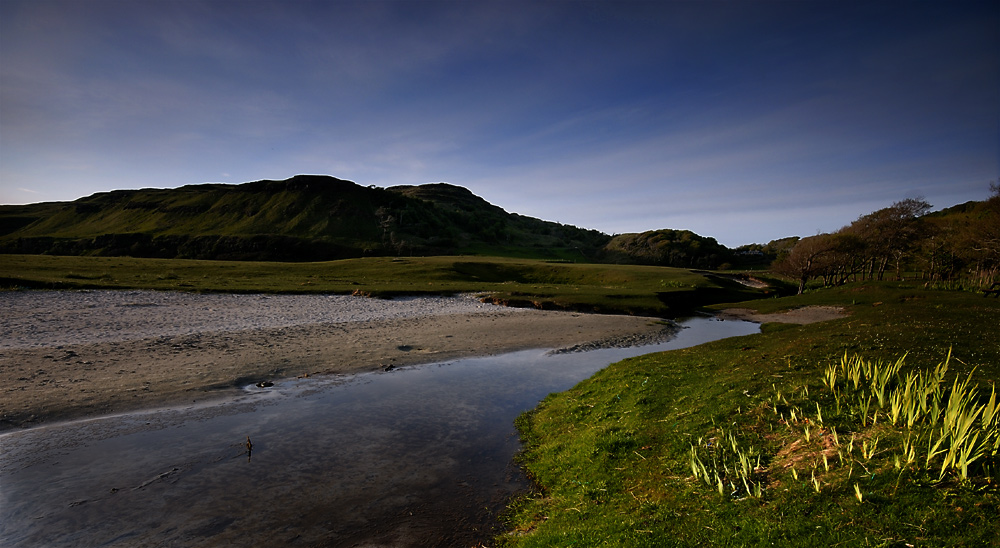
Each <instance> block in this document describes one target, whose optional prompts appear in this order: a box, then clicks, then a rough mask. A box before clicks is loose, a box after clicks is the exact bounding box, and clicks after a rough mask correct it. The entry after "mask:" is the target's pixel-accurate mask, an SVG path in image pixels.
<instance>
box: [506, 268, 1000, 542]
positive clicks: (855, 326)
mask: <svg viewBox="0 0 1000 548" xmlns="http://www.w3.org/2000/svg"><path fill="white" fill-rule="evenodd" d="M806 305H837V306H843V307H844V308H845V309H846V311H847V312H848V313H849V317H847V318H844V319H840V320H833V321H829V322H824V323H818V324H812V325H805V326H792V325H777V324H765V325H764V326H763V332H762V333H761V334H758V335H751V336H746V337H739V338H735V339H730V340H724V341H719V342H715V343H711V344H707V345H702V346H699V347H696V348H690V349H686V350H677V351H672V352H666V353H660V354H652V355H647V356H642V357H639V358H634V359H630V360H625V361H623V362H620V363H616V364H613V365H612V366H610V367H608V368H606V369H604V370H602V371H601V372H599V373H597V374H596V375H595V376H594V377H592V378H590V379H588V380H586V381H584V382H582V383H580V384H579V385H578V386H576V387H574V388H573V389H571V390H569V391H567V392H565V393H561V394H555V395H552V396H550V397H549V398H547V399H546V400H545V401H543V402H542V404H541V405H540V406H539V407H538V408H537V409H536V410H534V411H532V412H530V413H528V414H526V415H524V416H523V417H521V419H520V420H519V428H520V430H521V432H522V435H523V437H524V439H525V441H526V450H525V452H524V454H523V455H522V462H523V464H524V465H525V467H526V469H527V470H528V471H529V473H530V474H531V475H532V476H533V477H534V478H535V479H536V481H537V482H538V484H539V486H540V491H539V492H538V494H537V495H535V496H533V497H531V498H529V499H526V500H523V501H521V502H520V503H519V505H517V507H516V509H515V511H514V512H513V514H512V523H511V528H512V530H513V532H512V533H511V534H509V535H507V536H505V537H504V538H503V539H502V542H503V543H504V544H506V545H510V546H525V547H527V546H570V545H575V546H607V545H614V546H945V545H951V546H991V545H992V546H995V545H997V542H998V536H997V529H996V524H997V523H998V519H1000V494H998V489H997V481H998V479H1000V473H998V472H1000V471H998V469H997V465H998V464H1000V462H998V459H997V457H996V454H995V451H996V446H995V445H993V444H995V443H996V442H997V440H998V439H1000V438H998V437H997V435H998V434H997V427H998V424H997V421H998V419H996V418H994V419H993V422H992V424H993V426H992V428H991V429H990V428H986V429H985V430H982V431H981V430H980V428H981V427H983V425H982V421H983V420H984V418H983V417H984V416H986V415H987V414H988V411H980V412H978V415H977V416H976V417H974V420H972V421H971V422H970V425H971V430H970V432H971V431H975V432H979V434H978V435H979V439H978V441H979V442H980V443H981V442H983V440H988V442H987V446H986V449H985V454H981V455H980V458H979V459H978V460H975V461H974V462H972V464H971V465H970V466H969V468H968V474H967V477H963V473H962V470H961V469H960V468H955V467H946V468H945V469H944V471H943V473H942V464H943V463H944V461H945V459H946V457H947V455H948V454H949V447H956V446H957V447H959V448H961V447H963V446H962V445H961V444H957V443H953V442H949V441H944V442H943V443H942V445H937V446H936V445H934V443H935V442H936V441H937V440H939V439H940V438H941V436H942V434H941V432H942V428H943V426H942V424H943V422H944V420H945V419H944V415H945V414H946V413H943V412H942V417H941V418H940V419H939V420H938V422H932V421H931V419H930V418H929V416H930V415H931V414H932V411H931V410H928V411H927V412H926V413H925V415H924V416H923V417H920V418H919V419H917V420H916V422H915V424H914V425H912V426H907V424H906V420H905V416H906V414H905V412H904V413H903V415H902V417H897V422H896V423H895V424H893V421H892V415H893V411H892V405H891V404H890V403H889V399H888V397H889V395H890V394H891V393H892V392H893V391H897V393H901V392H902V389H903V388H905V385H906V375H907V374H915V373H916V372H918V371H920V372H923V374H924V375H925V376H926V375H928V374H929V373H928V372H930V371H933V370H934V369H935V367H936V366H937V365H938V364H940V363H942V362H943V361H945V360H946V359H947V357H948V354H949V350H950V351H951V358H950V360H948V369H947V372H946V374H945V376H944V382H943V383H942V384H941V387H940V388H941V389H940V391H939V392H937V397H938V398H940V400H938V401H939V405H940V408H941V409H944V408H946V407H947V406H948V405H949V402H956V401H958V398H956V397H954V396H953V395H954V394H956V393H958V392H959V390H957V389H955V388H954V387H953V384H952V383H953V382H954V380H955V379H959V380H960V381H964V380H965V379H967V378H968V376H969V375H971V385H976V384H978V387H979V388H978V393H977V394H976V395H975V396H974V397H972V398H971V403H970V402H966V403H967V405H966V409H967V410H971V409H973V405H987V406H988V405H989V403H990V399H989V398H990V396H991V390H992V386H993V385H995V383H996V382H997V380H1000V327H998V323H997V321H996V319H997V318H998V317H1000V300H997V299H988V298H983V297H982V296H981V295H976V294H972V293H964V292H949V291H935V290H926V289H923V288H922V287H921V286H915V285H914V286H911V285H906V284H899V283H881V284H867V285H851V286H847V287H843V288H838V289H828V290H823V291H817V292H810V293H806V294H805V295H802V296H799V297H789V298H782V299H768V300H761V301H752V302H748V303H741V304H740V305H739V306H742V307H751V308H757V309H760V310H761V311H764V312H773V311H778V310H781V309H787V308H795V307H801V306H806ZM845 353H846V354H847V355H848V356H853V355H860V356H862V357H863V358H864V359H865V360H869V361H876V362H878V361H881V362H883V363H882V364H881V366H878V367H877V368H876V369H877V370H879V371H885V370H886V368H887V366H888V365H890V364H893V363H894V362H896V361H897V360H898V359H899V358H900V357H901V356H903V355H905V356H906V357H905V360H904V361H903V363H902V364H901V369H900V371H899V373H898V374H895V375H889V376H887V379H888V380H889V387H888V388H887V390H886V392H885V395H886V398H887V399H886V403H885V406H884V407H880V406H879V403H878V399H877V398H875V397H874V396H873V395H872V390H871V389H869V388H866V386H868V385H867V384H866V383H865V381H864V375H862V376H861V378H862V382H861V388H859V389H855V388H854V387H853V383H849V382H848V381H847V380H846V379H845V378H844V376H843V374H841V375H840V376H839V377H837V378H836V382H835V384H834V386H835V387H836V396H835V392H834V391H833V390H831V389H830V388H829V386H828V385H827V384H825V383H824V379H828V377H827V376H826V375H827V372H828V367H829V366H831V365H837V364H840V363H841V360H842V358H843V357H844V355H845ZM971 385H970V386H971ZM897 388H898V389H899V390H897ZM932 400H934V398H933V397H930V398H929V399H928V401H932ZM993 401H994V402H995V399H994V400H993ZM838 402H839V403H838ZM866 402H867V403H866ZM932 407H933V406H932ZM994 409H995V408H994ZM969 414H970V415H971V414H972V413H969ZM993 416H994V417H995V415H993ZM987 430H988V431H987ZM990 436H992V437H990ZM968 441H969V440H968V439H966V442H968ZM908 450H909V451H912V453H909V452H908ZM928 453H931V457H930V458H928ZM741 457H742V458H743V459H744V460H742V461H741ZM824 457H825V460H824ZM928 460H929V461H930V462H929V464H928ZM693 470H694V471H697V472H698V474H697V475H696V474H695V472H694V471H693ZM743 471H745V472H746V473H745V474H744V473H743ZM744 480H746V481H745V482H744Z"/></svg>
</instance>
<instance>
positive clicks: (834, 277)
mask: <svg viewBox="0 0 1000 548" xmlns="http://www.w3.org/2000/svg"><path fill="white" fill-rule="evenodd" d="M990 192H991V195H990V197H989V199H988V200H986V201H985V202H969V203H966V204H962V205H959V206H955V207H952V208H948V209H946V210H943V211H940V212H936V213H929V211H930V209H931V205H930V204H929V203H927V202H926V201H924V200H923V199H921V198H907V199H905V200H901V201H899V202H896V203H894V204H892V205H891V206H889V207H886V208H883V209H880V210H878V211H875V212H872V213H869V214H867V215H862V216H861V217H859V218H858V219H857V220H856V221H854V222H853V223H851V224H849V225H847V226H845V227H843V228H841V229H840V230H837V231H836V232H833V233H824V234H818V235H816V236H810V237H807V238H801V239H799V240H797V241H796V242H795V244H794V245H793V246H791V247H790V249H788V250H787V251H785V252H784V253H783V254H782V255H781V256H779V258H778V259H777V260H776V261H775V262H774V264H773V266H772V268H773V269H774V270H775V271H777V272H779V273H782V274H785V275H787V276H790V277H793V278H795V279H796V280H798V283H799V293H802V291H803V290H804V289H805V286H806V283H807V282H809V281H810V280H814V279H819V280H822V282H823V284H824V285H840V284H844V283H847V282H852V281H863V280H886V279H892V280H902V279H905V278H915V279H923V280H927V281H929V282H958V283H959V284H962V285H966V286H971V287H984V286H988V285H990V284H992V283H993V282H994V281H997V279H998V276H997V274H998V270H1000V184H998V183H992V184H990Z"/></svg>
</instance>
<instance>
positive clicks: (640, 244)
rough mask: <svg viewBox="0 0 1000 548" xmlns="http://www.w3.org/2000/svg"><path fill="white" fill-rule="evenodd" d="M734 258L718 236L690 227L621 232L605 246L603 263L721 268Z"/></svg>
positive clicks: (602, 255) (602, 256) (602, 257)
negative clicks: (632, 232) (700, 234)
mask: <svg viewBox="0 0 1000 548" xmlns="http://www.w3.org/2000/svg"><path fill="white" fill-rule="evenodd" d="M732 258H733V252H732V251H730V249H729V248H727V247H726V246H724V245H722V244H720V243H719V242H717V241H716V240H715V238H708V237H705V236H699V235H697V234H695V233H694V232H691V231H690V230H672V229H663V230H650V231H647V232H643V233H641V234H620V235H618V236H615V237H614V238H613V239H612V240H611V241H610V242H608V244H607V245H606V246H605V247H604V249H603V250H602V253H601V259H602V260H603V261H604V262H612V263H632V264H649V265H660V266H673V267H678V268H713V269H714V268H719V267H720V266H722V265H723V264H724V263H728V262H729V261H731V260H732Z"/></svg>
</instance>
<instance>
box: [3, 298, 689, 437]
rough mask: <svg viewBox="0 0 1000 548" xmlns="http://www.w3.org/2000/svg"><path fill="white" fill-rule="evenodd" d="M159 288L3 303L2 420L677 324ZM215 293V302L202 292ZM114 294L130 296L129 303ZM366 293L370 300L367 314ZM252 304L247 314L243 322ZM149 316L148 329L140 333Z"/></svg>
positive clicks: (640, 338) (207, 396)
mask: <svg viewBox="0 0 1000 548" xmlns="http://www.w3.org/2000/svg"><path fill="white" fill-rule="evenodd" d="M151 293H152V292H149V294H144V293H142V292H89V293H87V294H86V295H84V296H86V297H87V298H88V299H90V300H91V301H94V300H95V299H96V302H89V304H87V305H86V306H85V307H84V306H81V305H80V304H79V303H76V304H72V303H70V304H67V302H66V301H73V299H74V298H78V297H80V295H74V296H73V298H67V299H62V300H60V299H59V298H58V295H53V294H44V293H43V292H38V293H36V294H21V295H19V296H18V298H19V299H25V300H27V301H28V302H26V303H16V304H18V306H21V305H23V307H22V308H18V306H10V307H8V308H11V309H14V311H15V314H14V317H13V318H8V319H5V320H3V325H2V326H0V327H3V329H4V331H5V335H7V338H8V340H14V339H15V338H16V337H14V336H11V335H10V334H11V333H13V334H14V335H17V334H18V333H21V332H22V331H24V332H25V333H27V335H22V336H21V337H20V339H19V340H21V341H22V343H21V344H20V345H19V346H13V345H12V344H10V343H8V344H6V345H5V346H4V347H2V348H0V371H2V377H3V383H4V386H3V390H2V394H3V395H2V398H0V432H4V431H9V430H13V429H18V428H29V427H34V426H41V425H43V424H49V423H53V422H61V421H65V420H72V419H81V418H87V417H93V416H99V415H104V414H111V413H122V412H128V411H137V410H142V409H151V408H157V407H167V406H172V405H181V404H190V403H204V402H207V401H210V400H213V399H225V398H228V397H231V396H233V395H236V394H238V393H239V392H240V391H241V390H242V387H243V386H246V385H249V384H254V383H256V382H259V381H280V380H281V379H288V378H295V377H307V376H314V375H344V374H352V373H360V372H366V371H377V370H380V369H383V368H386V367H389V366H392V367H401V366H405V365H417V364H425V363H435V362H445V361H449V360H454V359H458V358H464V357H473V356H486V355H492V354H499V353H504V352H513V351H517V350H527V349H560V348H567V347H573V346H586V347H588V348H589V347H595V346H623V345H627V346H637V345H642V344H650V343H653V342H657V341H659V340H663V339H664V338H666V337H667V336H668V335H669V334H670V333H671V332H673V330H674V328H673V327H672V326H671V325H669V324H666V323H664V321H663V320H661V319H659V318H651V317H639V316H618V315H597V314H583V313H578V312H562V311H543V310H534V309H515V308H506V307H500V306H496V305H483V304H482V303H478V301H472V300H470V298H469V296H463V297H453V298H433V299H424V300H410V301H406V300H400V301H396V302H393V301H383V300H371V299H368V298H365V297H351V298H348V299H350V300H346V301H344V302H343V303H341V302H340V301H338V300H336V299H324V298H322V297H315V296H314V297H311V298H310V299H311V300H310V299H303V298H297V297H296V298H288V299H285V300H284V301H283V300H282V298H281V297H268V298H267V301H268V303H269V304H267V305H261V304H260V302H259V301H257V300H254V299H231V300H230V301H231V302H232V303H236V304H233V305H232V306H233V307H234V308H229V309H221V310H220V307H219V303H218V301H219V299H218V298H217V297H209V296H199V295H168V297H169V298H170V299H174V298H176V299H179V302H177V303H167V304H163V303H154V304H150V303H147V302H145V301H144V299H145V300H149V299H152V298H155V297H162V295H159V294H151ZM212 298H215V299H216V301H212V305H213V307H214V309H212V308H206V307H205V306H202V305H204V303H205V302H208V301H209V300H210V299H212ZM109 299H119V301H121V299H124V301H121V302H126V304H128V308H125V307H123V306H122V305H121V302H119V301H110V302H109V301H108V300H109ZM462 299H464V302H463V301H462ZM35 301H37V302H35ZM283 303H284V304H287V305H288V308H287V309H285V308H281V309H279V312H282V313H281V314H274V315H273V316H274V318H279V320H280V321H279V322H278V323H279V324H282V323H283V324H284V325H276V326H275V325H269V323H268V321H263V320H262V319H261V318H262V316H261V315H260V314H258V312H260V310H261V307H262V306H265V308H266V306H271V305H275V304H279V305H282V304H283ZM327 303H332V304H329V308H323V306H326V305H327ZM7 304H10V303H7ZM345 307H346V308H345ZM359 307H360V309H367V308H372V307H374V309H373V310H371V311H369V312H370V313H365V314H359V313H358V309H359ZM19 310H20V314H17V313H16V312H18V311H19ZM205 310H209V312H210V313H209V315H208V316H207V317H208V318H230V319H232V318H237V319H238V320H239V321H237V322H235V323H233V322H232V321H230V322H229V323H226V322H216V323H213V321H209V320H205V319H204V318H205V317H206V316H205V315H204V311H205ZM289 310H290V311H289ZM342 310H344V311H346V312H342ZM400 310H403V311H404V312H403V313H400V312H399V311H400ZM265 311H266V310H265ZM132 312H134V314H132ZM130 314H131V315H130ZM345 314H346V315H345ZM296 315H298V316H300V317H297V319H296V320H295V321H292V322H289V321H288V318H289V317H293V316H296ZM251 316H252V317H253V321H254V322H255V323H253V324H252V325H246V324H245V322H244V323H240V322H242V321H243V320H244V318H247V317H251ZM263 317H264V318H265V319H266V315H264V316H263ZM151 320H155V322H154V323H155V325H157V326H160V327H159V328H155V327H154V328H152V329H150V328H149V327H148V325H146V324H145V323H144V322H150V321H151ZM81 322H84V325H81ZM271 323H273V322H271ZM288 323H292V325H287V324H288ZM40 325H42V327H39V326H40ZM192 326H194V327H192ZM63 328H65V330H64V329H63ZM66 330H72V331H73V333H72V335H71V336H70V335H68V334H67V333H68V331H66ZM109 330H111V331H113V332H109ZM143 330H145V331H146V332H148V333H149V336H143V337H137V336H135V333H137V332H140V331H143ZM150 331H152V332H150ZM122 334H124V335H122ZM118 335H121V336H118ZM46 337H48V339H47V338H46ZM88 339H89V340H93V339H98V342H84V341H86V340H88ZM25 341H26V342H25Z"/></svg>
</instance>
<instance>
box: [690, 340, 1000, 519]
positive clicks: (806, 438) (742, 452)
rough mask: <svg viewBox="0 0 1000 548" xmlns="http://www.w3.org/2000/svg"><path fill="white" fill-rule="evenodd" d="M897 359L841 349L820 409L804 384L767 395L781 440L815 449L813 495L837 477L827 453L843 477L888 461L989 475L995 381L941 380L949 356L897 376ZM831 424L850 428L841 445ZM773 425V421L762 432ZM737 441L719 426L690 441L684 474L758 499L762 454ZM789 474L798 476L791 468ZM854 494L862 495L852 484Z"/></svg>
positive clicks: (995, 426) (998, 432)
mask: <svg viewBox="0 0 1000 548" xmlns="http://www.w3.org/2000/svg"><path fill="white" fill-rule="evenodd" d="M904 360H905V356H903V357H901V358H899V359H898V360H896V361H894V362H881V361H871V360H865V359H864V358H862V357H860V356H848V355H846V354H845V355H844V356H843V358H842V359H841V360H839V361H838V362H836V363H834V364H831V365H830V366H829V367H827V368H826V369H825V371H824V372H823V377H822V382H823V385H824V386H825V387H826V388H827V389H829V394H828V395H823V396H818V397H816V398H817V399H819V398H822V399H823V400H824V403H823V404H822V406H821V404H820V402H818V401H815V400H811V399H810V396H809V391H808V389H807V388H806V387H801V388H793V389H792V390H791V391H789V392H787V393H788V394H791V395H792V396H794V397H792V398H791V399H792V401H791V402H789V399H788V398H786V397H785V396H784V395H782V393H781V392H780V391H779V390H778V388H777V387H775V388H774V392H775V393H774V396H772V397H771V398H769V399H768V402H767V405H765V406H764V408H770V409H771V410H773V414H774V415H775V418H776V419H777V418H779V417H780V420H778V424H780V425H783V426H784V428H785V431H786V434H785V435H786V436H788V435H792V436H794V437H795V438H796V439H797V440H798V442H797V443H798V444H800V445H799V447H798V449H796V450H795V451H797V452H798V453H799V454H800V455H802V454H806V453H812V455H814V457H813V458H814V465H813V471H812V474H811V476H810V478H809V482H810V484H811V485H812V487H813V489H814V490H815V491H816V492H817V493H820V492H822V490H823V489H822V485H823V484H824V483H825V484H831V485H835V484H836V481H835V480H834V481H831V478H836V477H838V476H837V474H838V472H836V471H835V470H834V471H832V470H831V465H830V464H831V463H830V459H829V458H828V457H827V452H829V453H830V455H831V456H833V455H834V454H835V455H836V456H837V458H838V459H839V463H840V465H842V466H846V469H845V472H846V480H845V481H850V480H851V477H852V474H853V471H854V465H855V464H857V465H858V466H860V467H862V468H863V469H864V470H865V471H866V475H868V474H872V472H871V471H870V470H879V469H883V467H885V466H892V465H894V467H895V469H896V470H900V471H901V472H900V473H902V470H903V469H904V468H905V469H909V470H918V469H923V470H927V471H929V472H931V473H932V474H936V475H937V479H938V481H941V480H943V479H944V478H945V476H946V475H948V474H949V473H953V474H955V475H956V476H958V477H959V478H961V479H962V480H968V479H970V478H972V477H973V476H975V475H976V474H979V473H983V474H985V475H991V474H992V472H993V471H994V467H995V465H996V463H997V454H998V452H1000V405H998V403H997V394H996V387H995V386H991V387H990V391H989V397H986V394H985V393H981V392H980V389H979V386H978V385H975V384H973V383H972V373H969V374H968V375H967V376H965V377H964V378H963V377H957V378H955V379H954V380H953V381H952V382H951V383H946V382H945V378H946V376H947V373H948V368H949V364H950V363H951V353H950V352H949V354H948V356H947V357H946V358H945V359H944V360H943V361H942V362H941V363H939V364H938V365H937V366H935V367H934V368H932V369H929V370H913V371H908V372H905V373H901V371H902V369H903V365H904ZM814 396H815V392H814ZM831 396H832V399H833V403H834V405H833V409H832V412H831V406H830V405H829V400H828V398H829V397H831ZM813 407H815V410H816V411H815V416H811V415H812V413H809V415H810V416H807V415H806V412H805V411H804V410H806V409H811V408H813ZM824 407H825V409H824ZM824 415H825V416H824ZM837 426H839V427H841V428H842V429H847V431H848V432H850V439H849V440H846V439H845V441H844V444H843V445H841V437H840V436H839V435H838V433H837ZM774 430H775V429H774V427H773V426H772V427H771V428H770V431H772V432H773V431H774ZM740 438H741V437H740V434H739V432H738V431H737V430H736V429H735V427H734V428H730V429H728V430H726V429H717V430H715V431H714V433H713V435H712V436H711V437H707V438H700V439H699V440H698V443H697V444H692V445H691V454H690V460H691V470H692V473H693V474H694V477H695V478H696V479H700V480H701V481H704V482H705V483H706V484H707V485H709V486H711V487H713V488H715V489H717V490H718V491H719V493H720V494H722V495H726V494H727V490H728V494H729V496H731V497H732V498H742V497H743V496H752V497H761V496H762V495H763V493H764V490H765V487H766V485H765V481H766V477H767V474H766V471H765V470H764V469H763V468H761V465H760V462H761V453H760V452H759V451H758V450H755V449H754V448H753V446H751V445H748V444H746V443H744V442H740V441H739V440H740ZM817 440H818V441H817ZM803 442H804V443H803ZM831 443H832V445H831ZM824 444H826V445H825V446H824ZM824 447H825V448H824ZM856 447H857V448H858V449H860V451H859V452H856V451H855V448H856ZM834 451H835V453H834ZM873 465H874V467H873ZM829 474H834V475H833V476H829ZM841 474H842V473H841ZM820 475H823V477H824V483H821V482H820V479H821V477H820ZM791 476H792V479H793V480H795V481H798V473H797V471H796V469H795V467H794V466H792V467H791ZM855 496H856V497H857V499H858V501H859V502H862V501H863V495H862V494H861V491H860V489H859V487H858V485H857V484H855Z"/></svg>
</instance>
